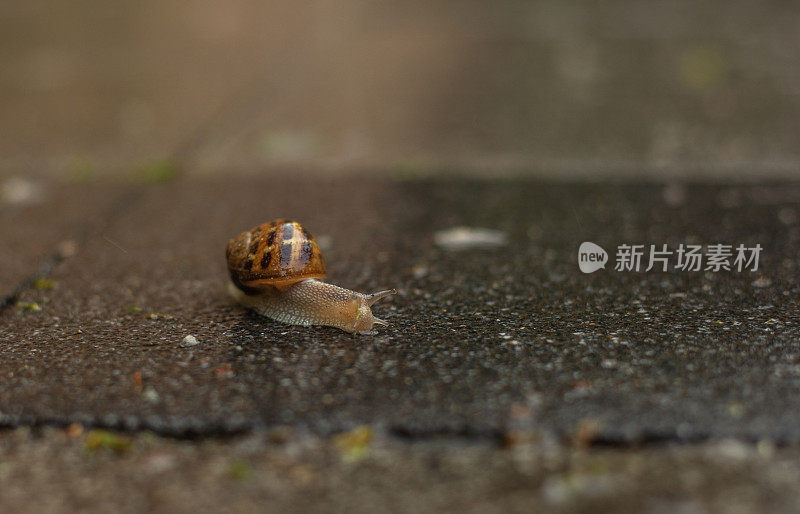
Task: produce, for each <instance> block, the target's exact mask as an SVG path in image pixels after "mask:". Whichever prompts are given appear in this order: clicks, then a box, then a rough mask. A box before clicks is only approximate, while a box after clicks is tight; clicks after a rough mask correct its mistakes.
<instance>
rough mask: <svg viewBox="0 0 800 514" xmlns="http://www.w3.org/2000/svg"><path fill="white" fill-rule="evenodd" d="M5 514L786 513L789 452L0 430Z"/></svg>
mask: <svg viewBox="0 0 800 514" xmlns="http://www.w3.org/2000/svg"><path fill="white" fill-rule="evenodd" d="M0 456H2V461H0V481H2V484H3V494H2V495H0V507H2V508H3V510H4V511H10V512H43V511H46V512H73V511H80V512H109V511H113V512H157V513H161V512H164V513H172V512H178V513H184V512H187V513H188V512H245V513H248V512H264V511H270V512H272V511H277V512H358V513H360V512H364V513H366V512H376V511H380V512H420V511H424V512H476V513H478V512H480V513H483V512H498V513H504V512H531V511H537V512H541V511H546V512H598V511H603V512H607V511H615V512H651V513H662V512H731V511H735V512H790V511H794V510H796V509H797V505H798V501H800V498H798V491H797V482H798V480H800V460H798V451H797V449H796V448H794V449H781V448H775V447H774V446H772V445H770V444H766V443H760V444H757V445H751V444H744V443H741V442H737V441H731V440H724V441H717V442H710V443H705V444H700V445H681V446H671V445H666V446H654V447H644V448H622V449H616V448H608V447H606V448H595V449H592V450H588V449H586V448H581V447H573V446H562V445H560V444H554V443H553V442H552V441H549V442H548V441H528V442H525V443H522V444H516V445H511V446H509V447H502V448H498V447H496V446H495V445H489V444H485V443H480V442H478V443H476V442H474V441H471V442H470V441H465V440H462V439H458V438H456V439H448V438H440V439H438V440H433V441H424V442H418V443H415V444H407V443H403V442H398V441H396V440H394V439H393V438H391V437H387V436H386V435H385V434H382V433H380V432H374V433H373V432H370V431H369V430H366V429H360V430H359V431H357V432H356V433H348V434H343V435H341V436H339V437H334V438H329V439H318V438H313V437H311V438H309V437H307V436H303V435H302V434H297V433H294V432H292V431H280V432H274V433H270V434H253V435H249V436H242V437H236V438H232V439H224V440H217V439H205V440H201V441H176V440H170V439H163V438H160V437H156V436H153V435H149V434H140V435H137V436H135V437H133V438H127V436H124V435H113V434H106V433H96V432H84V433H82V434H81V433H80V431H79V430H77V429H76V428H74V427H73V428H71V429H69V430H67V431H63V430H42V431H30V430H28V429H17V430H11V431H6V432H0Z"/></svg>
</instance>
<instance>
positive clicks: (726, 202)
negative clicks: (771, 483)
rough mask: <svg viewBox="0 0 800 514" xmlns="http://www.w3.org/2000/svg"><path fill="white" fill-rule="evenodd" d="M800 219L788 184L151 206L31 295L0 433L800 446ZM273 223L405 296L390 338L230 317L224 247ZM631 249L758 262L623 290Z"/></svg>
mask: <svg viewBox="0 0 800 514" xmlns="http://www.w3.org/2000/svg"><path fill="white" fill-rule="evenodd" d="M107 187H108V189H104V188H102V187H100V188H92V189H89V188H87V189H86V190H84V191H82V194H83V196H81V198H82V199H83V200H82V204H84V205H89V206H91V205H94V204H100V203H103V202H107V200H108V198H109V197H112V190H111V188H112V186H107ZM798 200H800V186H797V185H794V184H776V185H773V186H763V185H762V186H757V187H756V186H752V187H751V186H746V185H738V186H706V185H686V184H670V185H624V184H619V185H601V184H548V183H537V182H528V181H508V182H451V181H446V180H443V181H406V182H391V181H378V180H371V179H368V178H362V179H353V180H351V181H345V182H325V181H313V182H306V181H303V180H298V179H291V178H280V177H274V178H273V179H271V180H264V181H263V182H259V181H252V180H251V181H230V182H221V181H220V182H180V181H179V182H172V183H168V184H164V185H161V186H156V187H150V188H144V189H142V190H140V191H139V192H138V193H136V196H135V198H134V199H133V200H131V201H129V205H127V206H125V205H123V204H120V206H118V208H116V209H112V210H111V211H105V212H107V213H109V214H106V215H105V218H104V219H103V223H101V224H99V225H95V226H96V227H97V228H95V229H93V230H88V232H87V235H86V236H85V237H83V238H82V239H80V241H81V243H80V244H79V247H78V248H77V253H76V254H75V255H74V256H72V257H70V258H68V259H65V260H63V261H62V262H61V263H60V264H58V265H57V266H56V267H55V268H54V269H53V270H52V272H51V273H50V275H49V276H48V278H49V279H50V280H51V281H52V284H51V285H52V286H53V287H52V288H39V289H37V288H28V289H26V290H24V291H23V292H22V293H21V294H19V295H18V297H17V298H16V302H18V303H15V304H12V305H8V306H7V307H6V308H5V309H4V310H3V312H2V314H0V316H2V325H3V331H2V333H1V334H0V349H2V357H3V358H2V360H0V377H2V381H0V413H1V414H0V423H2V424H3V425H6V426H17V425H40V424H54V425H67V424H69V423H73V422H79V423H83V424H84V425H87V426H98V427H106V428H121V429H149V430H152V431H155V432H157V433H161V434H165V435H178V436H185V435H192V434H195V435H219V434H224V433H236V432H240V431H247V430H251V429H268V428H271V427H277V426H291V427H295V428H298V429H303V430H309V431H311V432H312V433H315V434H320V435H326V434H330V433H335V432H338V431H342V430H349V429H352V428H353V427H356V426H359V425H362V424H368V425H370V426H375V427H379V428H380V429H381V430H385V431H386V432H387V433H389V434H393V435H396V436H402V437H410V438H416V437H427V436H431V435H466V436H470V437H472V436H474V437H478V438H484V439H486V440H502V439H505V438H507V437H508V434H520V433H522V434H527V433H547V434H553V435H555V436H556V437H558V438H563V437H567V438H572V437H576V436H579V437H581V438H586V439H590V440H593V441H597V442H603V441H606V442H636V441H653V440H658V441H661V440H679V441H695V440H699V439H704V438H709V437H737V438H743V439H746V440H753V441H756V440H761V439H768V440H772V441H775V442H779V443H793V442H797V441H798V440H799V439H800V425H798V424H797V422H796V420H797V419H798V416H800V403H798V402H797V395H796V391H797V387H798V385H799V384H800V372H798V361H800V339H799V338H798V327H797V317H796V313H797V306H798V293H800V289H799V288H798V286H797V284H798V260H797V252H796V249H797V246H798V240H799V239H800V226H798V219H797V218H798V212H797V211H798V208H797V201H798ZM120 201H122V200H120ZM47 205H49V208H47ZM85 208H86V209H88V207H85ZM40 212H41V214H40V216H41V219H42V220H50V219H52V220H58V219H62V218H63V217H64V216H65V215H66V214H67V213H68V212H69V209H68V208H67V207H65V206H64V205H62V204H58V203H52V204H46V205H45V206H42V207H41V211H40ZM279 216H284V217H290V218H295V219H297V220H300V221H302V222H303V223H304V224H305V225H306V226H307V228H309V229H310V230H311V231H312V232H313V233H314V234H315V235H316V236H317V237H319V238H320V239H321V240H322V241H323V243H324V244H323V247H324V248H325V258H326V261H327V265H328V270H329V277H328V278H329V280H330V281H331V282H333V283H336V284H338V285H342V286H345V287H350V288H354V289H357V290H360V291H371V290H376V289H379V288H385V287H396V288H398V290H399V294H398V295H396V296H395V297H392V298H391V299H387V300H384V301H382V302H381V303H380V304H377V305H376V309H375V311H376V314H377V315H378V316H381V317H383V318H385V319H387V320H388V321H389V322H390V323H391V326H390V327H388V328H387V329H385V330H382V331H381V332H380V333H379V334H378V335H375V336H366V337H363V336H361V337H360V336H352V335H349V334H346V333H344V332H340V331H338V330H335V329H332V328H303V327H292V326H286V325H281V324H277V323H275V322H272V321H270V320H268V319H263V318H259V317H258V316H256V315H254V314H251V313H249V312H247V311H245V310H243V309H242V308H240V307H239V306H237V305H236V304H234V303H233V302H232V301H231V300H230V298H229V297H228V296H227V294H226V292H225V282H226V271H225V267H224V266H225V264H224V251H223V249H224V246H225V243H226V241H227V239H228V238H230V237H231V236H233V235H234V234H236V233H238V232H239V231H242V230H245V229H248V228H250V227H252V226H254V225H256V224H258V223H260V222H263V221H266V220H269V219H271V218H275V217H279ZM3 223H12V221H8V222H7V221H6V220H4V221H3ZM458 226H465V227H473V228H478V227H479V228H488V229H493V230H499V231H501V232H503V233H504V234H506V235H507V244H505V245H500V246H496V247H491V246H490V247H488V248H486V247H484V248H476V249H472V250H470V249H467V250H461V251H455V250H450V249H446V248H442V247H439V246H437V245H436V244H435V243H434V240H435V234H436V233H437V232H438V231H441V230H446V229H451V228H453V227H458ZM56 239H58V238H55V239H54V241H55V240H56ZM583 241H593V242H595V243H597V244H599V245H601V246H603V247H604V248H606V249H607V250H609V252H610V253H611V257H610V258H611V262H610V263H609V265H608V266H607V267H606V269H604V270H600V271H598V272H596V273H594V274H591V275H585V274H583V273H581V272H580V271H579V269H578V266H577V248H578V246H579V245H580V243H581V242H583ZM623 243H629V244H633V243H635V244H648V245H649V244H657V245H661V244H668V245H670V247H673V248H675V247H677V245H678V244H680V243H687V244H688V243H696V244H703V245H708V244H715V243H727V244H733V245H738V244H739V243H742V244H746V245H748V246H752V245H754V244H756V243H758V244H760V245H761V246H762V247H763V248H764V250H763V253H762V255H761V262H760V267H759V270H758V271H757V272H736V271H730V272H726V271H720V272H716V273H712V272H690V271H684V272H680V271H674V270H673V271H671V272H666V273H664V272H656V271H650V272H646V273H645V272H639V273H636V272H621V271H615V270H614V269H613V261H614V249H615V248H616V247H617V246H618V245H620V244H623ZM45 253H46V254H47V252H45ZM31 303H36V304H37V305H38V306H39V307H40V308H41V310H30V309H26V308H25V306H26V305H29V304H31ZM189 335H191V336H193V337H195V338H196V339H197V341H198V342H199V343H200V344H197V345H187V344H185V342H184V341H185V339H186V337H187V336H189Z"/></svg>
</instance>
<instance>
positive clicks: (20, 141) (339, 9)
mask: <svg viewBox="0 0 800 514" xmlns="http://www.w3.org/2000/svg"><path fill="white" fill-rule="evenodd" d="M0 113H2V116H0V133H1V134H2V137H0V174H2V175H3V176H19V175H26V174H36V175H53V176H58V177H63V178H65V179H67V180H73V179H79V180H83V179H87V178H89V179H94V178H106V177H112V178H113V177H116V176H122V175H125V174H128V173H131V170H137V169H140V170H141V169H147V170H150V172H152V173H155V174H156V175H158V174H159V173H162V174H164V175H170V174H172V173H174V172H176V171H178V170H179V171H180V172H182V173H185V174H187V175H190V176H191V175H197V176H208V175H214V174H219V173H229V172H235V173H268V172H270V171H271V170H275V169H287V168H288V169H297V170H306V171H310V172H315V173H326V174H337V175H338V174H346V173H350V172H354V171H358V172H370V173H385V174H387V175H395V176H397V175H399V176H418V175H429V174H435V173H445V172H446V173H450V174H460V173H464V174H470V175H486V176H495V175H509V174H510V175H521V174H523V175H524V174H531V175H534V176H556V177H564V178H572V177H603V178H605V177H618V176H619V177H636V178H640V177H644V178H648V177H663V176H670V177H679V178H681V177H685V178H690V177H698V176H702V177H713V178H717V179H723V180H736V179H742V178H744V179H752V178H755V179H762V178H765V177H784V178H785V177H792V176H797V175H798V172H800V135H799V134H800V3H798V2H793V1H784V2H780V1H776V2H728V1H723V0H710V1H703V2H698V1H696V0H686V1H679V0H676V1H669V2H664V1H657V0H627V1H605V2H595V1H589V0H583V1H564V0H545V1H535V2H534V1H512V0H497V1H493V2H485V1H469V0H460V1H458V2H448V1H442V0H426V1H415V0H410V1H404V2H367V1H361V0H339V1H336V2H326V1H316V2H310V1H302V0H300V1H292V2H276V1H265V0H228V1H225V2H216V1H209V0H201V1H195V2H178V1H171V0H158V1H154V0H142V1H139V2H127V3H117V2H104V1H99V0H70V1H66V0H48V1H43V0H29V1H24V2H23V1H8V2H2V3H0Z"/></svg>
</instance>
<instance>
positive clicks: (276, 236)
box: [226, 219, 397, 334]
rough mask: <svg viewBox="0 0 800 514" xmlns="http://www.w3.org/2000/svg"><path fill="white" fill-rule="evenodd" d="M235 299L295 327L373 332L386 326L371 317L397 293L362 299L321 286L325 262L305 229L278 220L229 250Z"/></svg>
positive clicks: (245, 235) (359, 295)
mask: <svg viewBox="0 0 800 514" xmlns="http://www.w3.org/2000/svg"><path fill="white" fill-rule="evenodd" d="M226 257H227V260H228V272H229V273H230V277H231V283H230V285H229V288H228V289H229V291H230V293H231V295H232V296H233V297H234V298H235V299H236V300H237V301H238V302H239V303H241V304H242V305H244V306H246V307H248V308H250V309H253V310H254V311H256V312H258V313H259V314H261V315H263V316H267V317H270V318H272V319H274V320H277V321H280V322H283V323H289V324H294V325H328V326H333V327H337V328H340V329H342V330H344V331H347V332H355V333H362V334H363V333H370V332H371V331H372V329H373V327H374V325H387V323H386V322H385V321H383V320H382V319H379V318H376V317H375V316H373V314H372V310H371V308H370V307H371V306H372V304H374V303H375V302H376V301H378V300H380V299H381V298H384V297H386V296H389V295H391V294H394V293H396V292H397V291H396V290H394V289H389V290H386V291H379V292H377V293H373V294H363V293H358V292H355V291H350V290H348V289H344V288H342V287H338V286H335V285H332V284H328V283H325V282H322V281H320V280H318V279H320V278H324V277H325V274H326V272H325V262H324V261H323V259H322V252H321V251H320V249H319V245H318V244H317V241H316V240H315V239H314V236H312V235H311V234H310V233H309V232H308V231H307V230H306V229H305V228H303V226H302V225H300V224H299V223H297V222H295V221H289V220H285V219H279V220H275V221H271V222H269V223H264V224H262V225H259V226H257V227H255V228H253V229H251V230H249V231H247V232H242V233H241V234H239V235H238V236H236V237H234V238H233V239H231V240H230V241H229V242H228V246H227V249H226Z"/></svg>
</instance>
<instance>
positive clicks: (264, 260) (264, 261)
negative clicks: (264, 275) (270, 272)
mask: <svg viewBox="0 0 800 514" xmlns="http://www.w3.org/2000/svg"><path fill="white" fill-rule="evenodd" d="M271 260H272V252H264V255H263V256H262V257H261V269H262V270H266V269H268V268H269V263H270V261H271Z"/></svg>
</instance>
